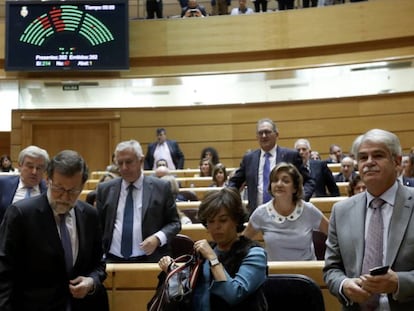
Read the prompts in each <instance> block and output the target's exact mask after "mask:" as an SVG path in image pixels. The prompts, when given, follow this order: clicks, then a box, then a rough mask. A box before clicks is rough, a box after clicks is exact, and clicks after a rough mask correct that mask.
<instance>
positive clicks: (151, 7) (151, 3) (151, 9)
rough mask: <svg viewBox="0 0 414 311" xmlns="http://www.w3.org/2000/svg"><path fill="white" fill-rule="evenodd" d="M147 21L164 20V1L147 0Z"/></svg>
mask: <svg viewBox="0 0 414 311" xmlns="http://www.w3.org/2000/svg"><path fill="white" fill-rule="evenodd" d="M146 6H147V19H153V18H154V17H155V15H157V18H162V0H159V1H156V0H147V3H146Z"/></svg>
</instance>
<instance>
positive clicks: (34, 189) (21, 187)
mask: <svg viewBox="0 0 414 311" xmlns="http://www.w3.org/2000/svg"><path fill="white" fill-rule="evenodd" d="M31 188H32V191H34V192H38V193H40V188H39V185H35V186H34V187H31ZM17 189H27V187H26V186H25V185H24V183H23V180H22V179H21V178H20V179H19V185H18V186H17Z"/></svg>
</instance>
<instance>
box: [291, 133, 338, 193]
mask: <svg viewBox="0 0 414 311" xmlns="http://www.w3.org/2000/svg"><path fill="white" fill-rule="evenodd" d="M295 149H296V150H297V151H298V152H299V154H300V156H301V157H302V160H303V165H304V166H305V167H306V168H307V169H308V171H309V173H310V176H311V177H312V179H313V180H314V181H315V192H314V196H315V197H327V196H331V197H337V196H339V195H340V194H339V189H338V186H337V185H336V182H335V179H334V177H333V176H332V172H331V170H330V169H329V168H328V165H327V164H326V162H324V161H320V160H312V159H310V153H311V146H310V143H309V141H308V140H307V139H303V138H301V139H298V140H297V141H296V142H295ZM327 190H328V192H327Z"/></svg>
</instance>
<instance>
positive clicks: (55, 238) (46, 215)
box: [36, 194, 65, 267]
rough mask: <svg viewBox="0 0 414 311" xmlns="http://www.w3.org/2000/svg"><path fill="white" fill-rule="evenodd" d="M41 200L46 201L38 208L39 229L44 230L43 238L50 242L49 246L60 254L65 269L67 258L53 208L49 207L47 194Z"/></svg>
mask: <svg viewBox="0 0 414 311" xmlns="http://www.w3.org/2000/svg"><path fill="white" fill-rule="evenodd" d="M39 200H43V201H44V202H43V204H38V205H37V207H36V208H37V209H38V211H39V217H38V219H37V221H38V225H39V228H42V231H43V236H44V238H45V239H46V240H48V243H47V244H48V245H50V248H51V249H54V250H56V252H57V253H58V255H59V258H60V260H61V261H62V262H61V266H62V267H65V256H64V253H63V247H62V243H61V240H60V236H59V232H58V229H57V225H56V220H55V216H54V215H53V211H52V208H51V207H50V205H49V202H48V200H47V197H46V194H43V195H41V196H40V197H39Z"/></svg>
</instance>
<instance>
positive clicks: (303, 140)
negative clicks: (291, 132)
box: [294, 138, 312, 150]
mask: <svg viewBox="0 0 414 311" xmlns="http://www.w3.org/2000/svg"><path fill="white" fill-rule="evenodd" d="M297 145H305V146H306V147H307V148H308V149H309V150H311V149H312V148H311V145H310V142H309V140H307V139H305V138H299V139H298V140H297V141H296V142H295V147H294V148H295V149H296V148H297V147H296V146H297Z"/></svg>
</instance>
